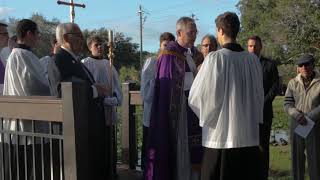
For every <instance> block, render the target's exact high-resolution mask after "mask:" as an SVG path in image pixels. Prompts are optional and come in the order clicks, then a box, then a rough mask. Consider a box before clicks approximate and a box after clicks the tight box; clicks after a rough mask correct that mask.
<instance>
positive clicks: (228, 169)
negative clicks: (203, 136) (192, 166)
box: [201, 146, 261, 180]
mask: <svg viewBox="0 0 320 180" xmlns="http://www.w3.org/2000/svg"><path fill="white" fill-rule="evenodd" d="M260 166H261V155H260V150H259V147H258V146H254V147H244V148H232V149H212V148H205V149H204V156H203V164H202V169H201V180H237V179H239V180H260V179H261V167H260Z"/></svg>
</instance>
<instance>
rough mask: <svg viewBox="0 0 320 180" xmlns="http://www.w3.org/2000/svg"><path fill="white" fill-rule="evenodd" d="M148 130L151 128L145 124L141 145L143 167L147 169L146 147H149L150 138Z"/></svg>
mask: <svg viewBox="0 0 320 180" xmlns="http://www.w3.org/2000/svg"><path fill="white" fill-rule="evenodd" d="M148 130H149V128H148V127H146V126H143V131H142V147H141V169H142V170H144V169H145V162H146V148H147V140H148Z"/></svg>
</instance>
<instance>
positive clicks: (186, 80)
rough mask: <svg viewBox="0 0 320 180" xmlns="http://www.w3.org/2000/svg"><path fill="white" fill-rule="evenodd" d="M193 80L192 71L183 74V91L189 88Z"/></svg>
mask: <svg viewBox="0 0 320 180" xmlns="http://www.w3.org/2000/svg"><path fill="white" fill-rule="evenodd" d="M193 80H194V77H193V74H192V72H186V73H185V74H184V88H183V90H185V91H187V90H190V88H191V85H192V83H193Z"/></svg>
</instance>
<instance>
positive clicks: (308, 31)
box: [237, 0, 320, 64]
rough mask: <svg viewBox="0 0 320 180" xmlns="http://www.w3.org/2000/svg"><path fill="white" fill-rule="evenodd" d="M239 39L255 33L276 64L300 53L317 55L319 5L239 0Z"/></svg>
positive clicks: (285, 0)
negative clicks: (240, 28)
mask: <svg viewBox="0 0 320 180" xmlns="http://www.w3.org/2000/svg"><path fill="white" fill-rule="evenodd" d="M237 6H238V9H239V10H240V12H241V24H242V31H241V33H240V36H239V41H240V42H241V43H242V44H246V41H247V38H248V37H250V36H252V35H259V36H260V37H261V38H262V40H263V44H264V54H265V55H266V56H269V57H271V58H272V59H274V60H276V61H278V63H279V64H291V63H292V62H293V61H294V60H295V59H296V58H297V57H299V56H300V55H301V54H302V53H312V54H314V55H315V56H316V57H317V58H319V57H320V51H319V50H320V49H319V47H320V44H319V42H320V41H319V40H320V28H319V27H320V21H319V20H320V9H319V8H318V7H317V6H315V5H314V4H312V3H311V1H310V0H281V1H277V0H240V1H239V3H238V5H237Z"/></svg>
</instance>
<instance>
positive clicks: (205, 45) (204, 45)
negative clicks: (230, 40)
mask: <svg viewBox="0 0 320 180" xmlns="http://www.w3.org/2000/svg"><path fill="white" fill-rule="evenodd" d="M201 46H202V47H209V46H210V44H201Z"/></svg>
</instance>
